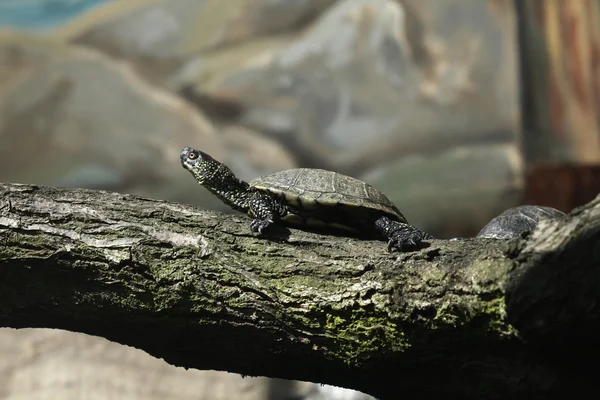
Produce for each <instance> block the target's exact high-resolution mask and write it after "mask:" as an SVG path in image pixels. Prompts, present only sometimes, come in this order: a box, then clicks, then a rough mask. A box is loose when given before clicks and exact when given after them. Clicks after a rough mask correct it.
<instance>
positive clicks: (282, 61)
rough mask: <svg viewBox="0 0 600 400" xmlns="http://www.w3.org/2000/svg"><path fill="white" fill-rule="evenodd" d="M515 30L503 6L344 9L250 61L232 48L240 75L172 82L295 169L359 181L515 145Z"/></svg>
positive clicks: (460, 3)
mask: <svg viewBox="0 0 600 400" xmlns="http://www.w3.org/2000/svg"><path fill="white" fill-rule="evenodd" d="M514 33H515V32H514V15H513V11H512V8H511V7H509V6H502V9H501V12H497V10H493V9H492V7H490V5H489V2H478V3H476V4H474V3H473V2H471V1H466V0H451V1H447V2H440V1H426V2H421V3H418V2H397V1H393V0H342V1H338V2H337V3H336V4H335V5H334V6H333V7H331V8H329V9H328V10H327V11H326V12H324V13H323V14H322V15H321V16H320V17H319V18H318V19H317V20H316V22H315V23H314V24H313V25H312V26H311V27H310V29H308V30H307V31H306V32H305V33H303V34H302V35H299V36H294V37H293V40H291V41H289V42H278V43H277V44H276V45H275V46H272V47H268V46H266V45H265V46H264V51H263V52H262V53H260V51H258V52H256V53H255V52H251V53H252V54H251V55H248V54H247V53H246V54H245V55H243V52H244V51H248V49H247V48H246V45H243V46H240V47H239V48H238V49H236V51H237V53H236V55H237V57H238V58H237V59H238V60H243V62H240V63H239V64H238V65H239V67H238V68H237V70H234V71H232V72H226V73H221V74H217V77H214V76H213V77H212V78H211V79H207V78H206V73H205V71H206V70H202V68H199V67H198V64H202V65H204V66H206V65H208V64H211V61H212V60H211V59H210V56H207V57H205V58H203V59H202V61H196V67H195V68H192V67H189V69H187V68H183V69H182V74H183V71H185V73H186V74H187V75H186V76H185V78H181V77H180V78H181V79H180V81H179V82H180V83H181V84H183V83H184V82H188V84H189V86H190V88H191V89H190V88H188V89H189V90H191V92H192V93H194V95H195V96H196V97H195V99H200V100H199V101H198V102H197V103H198V105H199V107H201V108H203V107H204V108H207V107H211V105H213V106H214V104H211V101H212V102H213V103H215V104H221V105H222V104H224V103H228V104H236V105H237V106H238V107H239V110H240V111H239V113H238V115H237V116H236V117H235V118H237V119H236V120H238V121H240V123H242V124H244V125H245V126H248V127H251V128H253V129H256V130H258V131H261V132H266V133H269V134H270V135H272V136H273V137H276V138H277V140H279V141H281V142H282V143H284V144H285V145H286V147H288V148H289V149H291V151H292V152H293V153H294V154H296V155H297V156H298V157H299V158H300V159H301V160H302V162H303V164H304V165H309V166H310V165H313V166H324V167H329V168H332V169H337V170H341V171H342V172H346V173H358V172H360V170H361V169H362V168H365V167H368V166H376V165H378V164H380V163H381V161H388V160H394V159H397V158H398V157H400V156H403V155H410V154H419V153H427V152H431V151H439V150H442V149H445V148H447V147H448V146H450V145H456V144H465V143H467V144H468V143H476V142H485V141H487V140H489V138H490V137H494V138H495V139H497V138H498V137H501V138H503V139H514V138H515V137H516V136H515V135H516V132H517V131H518V114H519V108H518V93H517V87H518V83H517V74H516V59H515V54H516V52H515V47H514V42H515V39H514ZM288 40H289V39H288ZM248 46H251V45H250V44H248ZM232 51H233V50H232ZM229 57H230V59H236V58H235V57H234V56H233V55H230V56H229ZM192 71H196V73H197V74H198V75H197V76H198V78H197V80H196V82H195V83H194V82H193V77H194V73H193V72H192ZM192 100H194V99H192ZM216 109H217V110H218V109H219V108H218V107H216ZM217 114H218V112H217ZM217 116H219V115H217ZM221 117H223V116H222V115H221ZM225 118H232V117H231V116H229V115H227V116H225Z"/></svg>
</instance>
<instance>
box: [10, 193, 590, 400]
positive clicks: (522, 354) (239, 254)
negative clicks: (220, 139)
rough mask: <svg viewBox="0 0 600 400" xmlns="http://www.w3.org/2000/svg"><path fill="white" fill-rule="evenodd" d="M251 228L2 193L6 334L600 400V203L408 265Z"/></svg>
mask: <svg viewBox="0 0 600 400" xmlns="http://www.w3.org/2000/svg"><path fill="white" fill-rule="evenodd" d="M249 222H250V221H249V219H248V218H246V217H244V216H238V215H227V214H221V213H216V212H212V211H206V210H199V209H197V208H194V207H191V206H186V205H181V204H173V203H167V202H163V201H156V200H149V199H143V198H139V197H136V196H131V195H123V194H116V193H107V192H100V191H90V190H81V189H75V190H73V189H58V188H50V187H36V186H28V185H11V184H0V327H12V328H24V327H44V328H58V329H65V330H70V331H76V332H83V333H87V334H91V335H97V336H102V337H105V338H108V339H110V340H113V341H115V342H118V343H122V344H125V345H129V346H134V347H137V348H140V349H143V350H145V351H146V352H148V353H149V354H151V355H153V356H155V357H160V358H163V359H165V360H166V361H167V362H169V363H171V364H174V365H177V366H183V367H186V368H198V369H216V370H226V371H230V372H237V373H241V374H245V375H263V376H270V377H278V378H286V379H299V380H307V381H313V382H321V383H329V384H333V385H338V386H343V387H347V388H352V389H357V390H360V391H363V392H366V393H369V394H372V395H374V396H377V397H378V398H380V399H397V398H400V397H404V396H415V395H419V396H420V397H425V398H431V397H440V398H442V397H447V398H462V399H482V398H489V399H496V398H497V399H501V398H502V399H504V398H528V399H538V398H540V399H541V398H549V397H554V396H556V397H565V396H575V395H577V394H583V393H586V392H587V391H590V390H593V389H597V382H596V380H597V378H596V377H595V376H593V375H594V374H593V373H590V374H586V373H585V371H586V368H584V367H583V366H581V368H579V369H578V365H577V360H578V359H584V358H585V357H583V354H584V353H583V352H582V349H586V348H587V349H588V352H587V354H590V350H593V349H595V347H591V346H597V345H598V338H599V337H600V329H599V326H598V325H599V324H598V314H599V308H598V304H600V287H599V284H598V283H599V266H598V260H599V257H600V256H599V254H600V250H598V244H597V243H598V238H599V233H598V229H599V227H600V200H598V199H597V200H595V201H594V202H592V203H590V204H588V205H587V206H585V207H583V208H581V209H579V210H576V211H575V212H573V213H572V214H571V215H570V216H569V217H568V218H566V219H564V220H560V221H553V222H546V223H542V224H541V225H540V226H539V227H538V229H537V230H536V231H535V232H534V233H533V234H532V235H531V236H530V237H529V238H525V239H515V240H507V241H505V240H493V239H487V240H485V239H459V240H434V241H432V244H431V246H430V247H428V248H426V249H423V250H421V251H418V252H411V253H401V254H399V253H393V254H390V253H387V252H386V249H385V242H380V241H365V240H360V239H355V238H346V237H335V236H327V235H317V234H313V233H308V232H303V231H298V230H291V233H290V235H289V237H287V238H286V239H276V240H267V239H264V238H258V237H256V236H254V235H253V234H251V233H250V229H249ZM509 323H510V324H509ZM564 349H567V350H568V352H569V353H570V356H571V359H570V361H569V363H568V364H565V363H564V362H562V360H564V358H563V357H559V356H564V352H563V351H562V350H564ZM540 350H541V351H542V352H543V354H542V353H541V352H540ZM594 351H595V350H594ZM554 355H556V356H557V357H554ZM588 370H589V369H588Z"/></svg>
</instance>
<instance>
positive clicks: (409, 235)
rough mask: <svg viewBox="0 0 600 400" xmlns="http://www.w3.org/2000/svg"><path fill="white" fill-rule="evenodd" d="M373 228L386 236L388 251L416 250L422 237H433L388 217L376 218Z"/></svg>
mask: <svg viewBox="0 0 600 400" xmlns="http://www.w3.org/2000/svg"><path fill="white" fill-rule="evenodd" d="M375 229H376V230H377V231H378V232H379V233H381V234H382V235H384V236H385V237H387V238H388V251H410V250H416V249H417V248H419V245H420V244H421V242H422V241H423V239H433V236H431V235H430V234H429V233H426V232H423V231H422V230H420V229H417V228H415V227H414V226H411V225H409V224H405V223H402V222H398V221H394V220H392V219H390V218H388V217H380V218H378V219H377V220H376V221H375Z"/></svg>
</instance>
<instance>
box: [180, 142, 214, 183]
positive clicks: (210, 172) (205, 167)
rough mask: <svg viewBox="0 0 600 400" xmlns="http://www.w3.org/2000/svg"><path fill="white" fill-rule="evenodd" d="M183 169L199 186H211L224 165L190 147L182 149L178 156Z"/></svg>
mask: <svg viewBox="0 0 600 400" xmlns="http://www.w3.org/2000/svg"><path fill="white" fill-rule="evenodd" d="M179 158H180V159H181V165H182V166H183V168H185V169H187V170H188V171H190V173H191V174H192V175H193V176H194V178H196V180H197V181H198V183H199V184H201V185H203V186H209V187H210V186H213V185H214V183H215V181H216V180H217V179H219V173H218V170H219V169H221V168H223V167H224V165H223V164H221V163H220V162H218V161H217V160H215V159H214V158H212V157H211V156H209V155H208V154H206V153H204V152H202V151H200V150H196V149H194V148H191V147H184V148H183V150H181V154H180V155H179Z"/></svg>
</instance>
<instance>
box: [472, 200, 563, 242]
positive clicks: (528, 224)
mask: <svg viewBox="0 0 600 400" xmlns="http://www.w3.org/2000/svg"><path fill="white" fill-rule="evenodd" d="M565 215H566V214H565V213H563V212H562V211H559V210H557V209H555V208H552V207H545V206H534V205H523V206H517V207H513V208H509V209H508V210H506V211H504V212H503V213H501V214H500V215H498V216H497V217H495V218H494V219H492V220H491V221H490V222H488V224H487V225H486V226H484V227H483V228H482V229H481V231H480V232H479V233H478V234H477V237H484V238H493V239H510V238H513V237H518V236H519V235H521V234H522V233H524V232H531V231H532V230H533V229H535V227H536V226H537V225H538V223H539V222H540V221H541V220H543V219H555V218H560V217H564V216H565Z"/></svg>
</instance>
